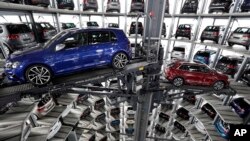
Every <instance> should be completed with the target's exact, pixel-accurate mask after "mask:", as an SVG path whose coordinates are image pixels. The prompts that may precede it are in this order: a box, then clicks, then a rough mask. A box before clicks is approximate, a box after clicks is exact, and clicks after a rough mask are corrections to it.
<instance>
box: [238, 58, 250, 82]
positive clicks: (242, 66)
mask: <svg viewBox="0 0 250 141" xmlns="http://www.w3.org/2000/svg"><path fill="white" fill-rule="evenodd" d="M248 61H249V57H247V56H245V58H244V60H243V62H242V64H241V66H240V68H239V70H238V72H237V73H236V75H235V81H238V80H239V79H240V77H241V75H242V74H243V72H244V70H245V68H246V65H247V63H248Z"/></svg>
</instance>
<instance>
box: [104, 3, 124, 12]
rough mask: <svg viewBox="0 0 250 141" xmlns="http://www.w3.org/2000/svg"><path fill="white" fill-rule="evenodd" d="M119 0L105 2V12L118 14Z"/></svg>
mask: <svg viewBox="0 0 250 141" xmlns="http://www.w3.org/2000/svg"><path fill="white" fill-rule="evenodd" d="M120 9H121V7H120V0H108V1H107V9H106V12H113V11H116V12H118V13H120Z"/></svg>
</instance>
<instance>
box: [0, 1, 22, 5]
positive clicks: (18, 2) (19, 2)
mask: <svg viewBox="0 0 250 141" xmlns="http://www.w3.org/2000/svg"><path fill="white" fill-rule="evenodd" d="M0 2H11V3H17V4H21V3H22V0H0Z"/></svg>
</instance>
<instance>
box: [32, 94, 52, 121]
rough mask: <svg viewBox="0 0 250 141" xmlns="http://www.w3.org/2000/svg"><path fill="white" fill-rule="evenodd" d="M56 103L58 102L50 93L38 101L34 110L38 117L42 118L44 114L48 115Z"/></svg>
mask: <svg viewBox="0 0 250 141" xmlns="http://www.w3.org/2000/svg"><path fill="white" fill-rule="evenodd" d="M55 105H56V104H55V102H54V100H53V98H52V97H51V96H49V95H46V96H44V97H43V98H42V99H41V100H40V101H39V102H38V104H37V105H36V107H35V108H34V110H33V113H34V114H35V115H36V116H37V117H38V118H42V117H43V116H45V115H47V114H48V113H49V112H50V111H51V110H52V109H53V108H54V107H55Z"/></svg>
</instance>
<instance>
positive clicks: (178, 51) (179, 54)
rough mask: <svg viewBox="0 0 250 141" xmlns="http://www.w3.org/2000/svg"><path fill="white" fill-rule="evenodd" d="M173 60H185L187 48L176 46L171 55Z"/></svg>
mask: <svg viewBox="0 0 250 141" xmlns="http://www.w3.org/2000/svg"><path fill="white" fill-rule="evenodd" d="M171 58H176V59H184V58H185V47H184V46H175V47H174V48H173V51H172V53H171Z"/></svg>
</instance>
